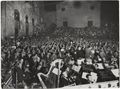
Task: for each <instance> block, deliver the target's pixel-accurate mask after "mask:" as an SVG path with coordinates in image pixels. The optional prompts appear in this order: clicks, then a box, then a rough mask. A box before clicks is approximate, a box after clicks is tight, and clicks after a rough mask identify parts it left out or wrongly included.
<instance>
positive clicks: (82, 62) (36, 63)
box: [1, 31, 119, 88]
mask: <svg viewBox="0 0 120 89" xmlns="http://www.w3.org/2000/svg"><path fill="white" fill-rule="evenodd" d="M82 32H84V31H82ZM82 32H81V34H82ZM94 32H95V31H94ZM61 33H62V32H61ZM61 33H60V31H59V32H58V33H57V32H56V33H54V34H55V35H56V34H57V36H56V37H22V38H20V39H17V40H16V41H14V40H13V39H5V40H4V41H2V46H1V57H2V60H1V62H2V63H1V64H2V83H3V85H4V82H5V81H6V80H7V79H8V77H9V76H10V74H12V78H13V81H12V84H13V85H14V84H16V82H17V84H19V83H22V84H24V85H27V86H29V87H30V86H31V85H32V83H38V84H40V81H39V78H38V76H37V74H38V73H44V74H47V73H48V71H49V69H50V67H51V64H52V63H53V62H54V61H55V60H59V59H61V60H62V65H61V67H60V71H61V73H60V76H59V87H64V86H67V85H70V84H76V85H80V84H89V83H96V82H104V81H111V80H116V79H117V77H116V76H114V75H113V73H112V72H111V70H112V69H118V68H119V42H118V41H115V40H114V41H113V40H107V39H97V38H92V37H91V38H87V37H86V38H85V37H84V36H83V37H84V38H83V37H77V36H76V37H75V36H73V35H76V33H72V32H68V31H67V32H66V33H67V34H66V33H65V32H63V33H62V35H59V34H61ZM70 34H71V35H70ZM84 35H85V34H84ZM93 37H95V35H94V36H93ZM54 68H58V64H55V65H54ZM16 74H17V75H16ZM85 74H86V75H85ZM84 75H85V76H84ZM93 75H94V76H93ZM57 77H58V75H57V74H55V73H53V72H51V73H50V75H49V77H48V78H44V77H42V79H43V81H44V82H45V84H46V86H47V87H49V88H56V87H58V86H57V82H56V81H58V78H57ZM16 78H17V79H16Z"/></svg>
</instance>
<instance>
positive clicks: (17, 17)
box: [14, 9, 20, 40]
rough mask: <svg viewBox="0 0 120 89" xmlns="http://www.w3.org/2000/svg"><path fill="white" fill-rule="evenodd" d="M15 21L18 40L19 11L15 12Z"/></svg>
mask: <svg viewBox="0 0 120 89" xmlns="http://www.w3.org/2000/svg"><path fill="white" fill-rule="evenodd" d="M14 20H15V40H16V39H17V37H18V33H19V29H20V13H19V11H18V10H17V9H15V10H14Z"/></svg>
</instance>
